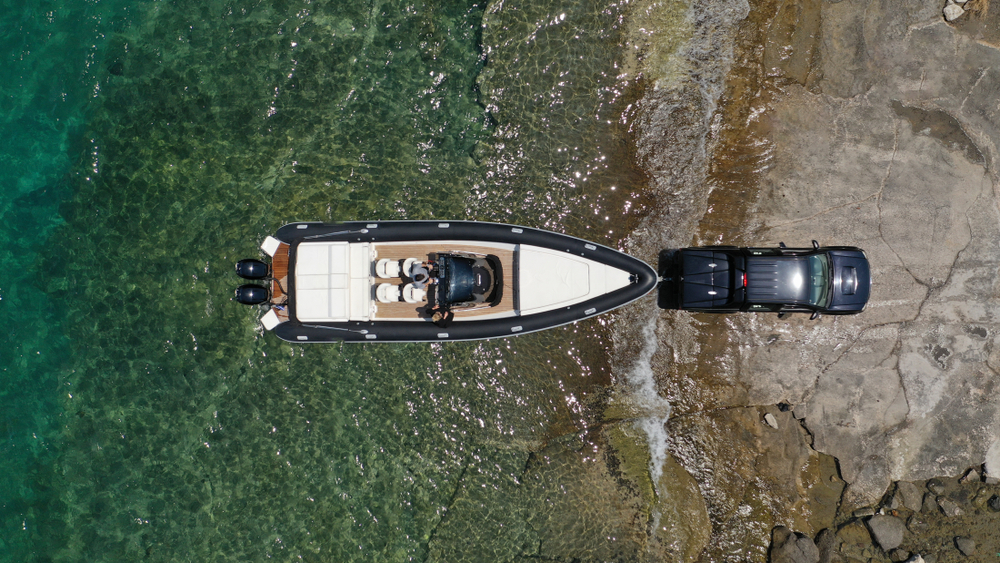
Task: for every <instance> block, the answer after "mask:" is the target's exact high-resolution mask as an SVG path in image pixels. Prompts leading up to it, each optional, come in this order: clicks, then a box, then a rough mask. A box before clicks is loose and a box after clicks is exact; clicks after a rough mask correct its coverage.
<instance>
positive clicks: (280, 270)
mask: <svg viewBox="0 0 1000 563" xmlns="http://www.w3.org/2000/svg"><path fill="white" fill-rule="evenodd" d="M271 277H272V278H274V279H273V281H271V303H272V304H274V305H280V304H281V303H284V302H285V290H284V289H283V288H285V287H288V245H287V244H285V243H281V244H279V245H278V250H276V251H275V252H274V256H273V257H271ZM275 313H277V315H278V318H279V319H281V320H282V321H287V320H288V310H287V309H285V310H278V309H275Z"/></svg>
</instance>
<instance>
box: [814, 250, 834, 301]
mask: <svg viewBox="0 0 1000 563" xmlns="http://www.w3.org/2000/svg"><path fill="white" fill-rule="evenodd" d="M831 282H832V279H831V276H830V259H829V258H828V257H827V256H826V255H824V254H815V255H813V256H810V257H809V304H810V305H813V306H814V307H827V306H829V305H830V288H831V285H832V284H831Z"/></svg>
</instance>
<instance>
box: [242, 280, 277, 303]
mask: <svg viewBox="0 0 1000 563" xmlns="http://www.w3.org/2000/svg"><path fill="white" fill-rule="evenodd" d="M270 298H271V292H270V291H269V290H268V289H267V288H266V287H263V286H260V285H255V284H252V283H248V284H244V285H241V286H239V287H237V288H236V300H237V301H239V302H240V303H242V304H244V305H260V304H261V303H266V302H267V301H268V300H269V299H270Z"/></svg>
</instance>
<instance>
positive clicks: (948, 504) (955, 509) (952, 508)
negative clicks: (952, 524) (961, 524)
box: [937, 497, 963, 516]
mask: <svg viewBox="0 0 1000 563" xmlns="http://www.w3.org/2000/svg"><path fill="white" fill-rule="evenodd" d="M937 504H938V506H939V507H941V512H943V513H944V515H945V516H959V515H961V514H962V512H963V511H962V509H961V507H959V506H958V505H957V504H955V503H954V502H952V501H951V500H949V499H947V498H945V497H938V498H937Z"/></svg>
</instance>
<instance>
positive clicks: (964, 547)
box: [955, 536, 976, 557]
mask: <svg viewBox="0 0 1000 563" xmlns="http://www.w3.org/2000/svg"><path fill="white" fill-rule="evenodd" d="M955 547H957V548H958V550H959V551H961V552H962V555H964V556H966V557H969V556H970V555H972V554H974V553H976V542H974V541H973V540H972V538H967V537H965V536H958V537H957V538H955Z"/></svg>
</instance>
